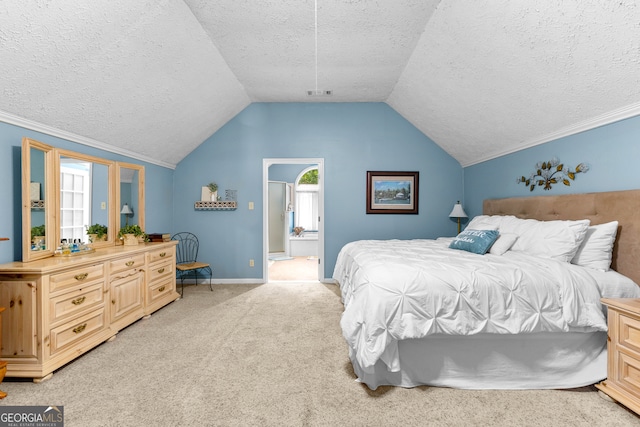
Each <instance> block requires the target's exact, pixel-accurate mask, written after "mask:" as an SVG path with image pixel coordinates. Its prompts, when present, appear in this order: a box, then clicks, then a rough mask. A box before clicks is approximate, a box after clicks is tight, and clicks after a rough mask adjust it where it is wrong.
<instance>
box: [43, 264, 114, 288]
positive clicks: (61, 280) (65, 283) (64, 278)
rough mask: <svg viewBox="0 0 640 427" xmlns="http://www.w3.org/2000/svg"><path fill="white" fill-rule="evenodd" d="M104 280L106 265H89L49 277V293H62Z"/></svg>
mask: <svg viewBox="0 0 640 427" xmlns="http://www.w3.org/2000/svg"><path fill="white" fill-rule="evenodd" d="M103 278H104V264H96V265H87V266H85V267H79V268H77V269H74V270H71V271H66V272H64V273H56V274H52V275H51V276H49V292H51V293H54V292H56V291H62V290H64V289H68V288H71V287H73V286H79V285H85V284H88V283H91V282H93V281H95V280H98V279H103Z"/></svg>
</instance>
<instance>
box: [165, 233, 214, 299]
mask: <svg viewBox="0 0 640 427" xmlns="http://www.w3.org/2000/svg"><path fill="white" fill-rule="evenodd" d="M171 240H177V241H178V246H176V276H177V278H179V279H180V296H182V294H183V293H184V279H185V277H187V276H189V275H190V274H193V277H194V278H195V281H196V285H197V284H198V272H200V271H202V272H205V273H208V274H209V289H211V290H212V291H213V287H212V286H211V279H212V277H213V272H212V271H211V266H210V265H209V264H207V263H205V262H198V260H197V259H198V247H199V242H198V238H197V237H196V235H195V234H193V233H189V232H186V231H185V232H181V233H176V234H174V235H173V236H172V237H171Z"/></svg>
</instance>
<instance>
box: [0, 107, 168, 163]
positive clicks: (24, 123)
mask: <svg viewBox="0 0 640 427" xmlns="http://www.w3.org/2000/svg"><path fill="white" fill-rule="evenodd" d="M0 121H1V122H4V123H8V124H10V125H15V126H19V127H22V128H25V129H29V130H33V131H36V132H40V133H44V134H47V135H50V136H55V137H56V138H61V139H66V140H67V141H71V142H76V143H78V144H82V145H86V146H88V147H93V148H97V149H100V150H104V151H108V152H110V153H114V154H120V155H123V156H127V157H130V158H132V159H136V160H140V161H143V162H147V163H152V164H154V165H158V166H162V167H164V168H168V169H175V168H176V165H174V164H171V163H167V162H163V161H161V160H157V159H152V158H151V157H147V156H143V155H142V154H138V153H134V152H133V151H129V150H125V149H122V148H118V147H115V146H113V145H109V144H105V143H104V142H100V141H97V140H95V139H91V138H87V137H85V136H81V135H77V134H75V133H71V132H67V131H65V130H61V129H58V128H54V127H53V126H49V125H45V124H43V123H39V122H36V121H33V120H29V119H25V118H24V117H20V116H16V115H14V114H10V113H7V112H5V111H0Z"/></svg>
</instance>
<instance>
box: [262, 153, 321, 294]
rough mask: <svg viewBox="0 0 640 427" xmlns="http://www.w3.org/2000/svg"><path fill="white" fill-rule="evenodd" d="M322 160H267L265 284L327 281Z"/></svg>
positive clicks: (264, 219) (264, 160)
mask: <svg viewBox="0 0 640 427" xmlns="http://www.w3.org/2000/svg"><path fill="white" fill-rule="evenodd" d="M323 176H324V159H321V158H284V159H263V201H264V203H263V230H264V231H263V252H264V259H263V266H264V268H263V278H264V281H265V282H267V281H270V280H271V281H276V280H278V281H279V280H287V281H293V280H297V281H307V280H319V281H323V280H324V260H323V256H322V255H323V254H324V227H323V221H322V216H323V213H324V185H323Z"/></svg>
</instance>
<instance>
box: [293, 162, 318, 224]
mask: <svg viewBox="0 0 640 427" xmlns="http://www.w3.org/2000/svg"><path fill="white" fill-rule="evenodd" d="M318 192H319V185H318V168H316V167H315V166H313V167H310V168H307V169H305V170H303V171H302V172H301V174H300V175H299V177H298V179H297V180H296V191H295V195H296V208H295V216H294V218H295V221H294V222H295V226H296V227H303V228H304V229H305V230H306V231H317V230H318Z"/></svg>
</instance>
